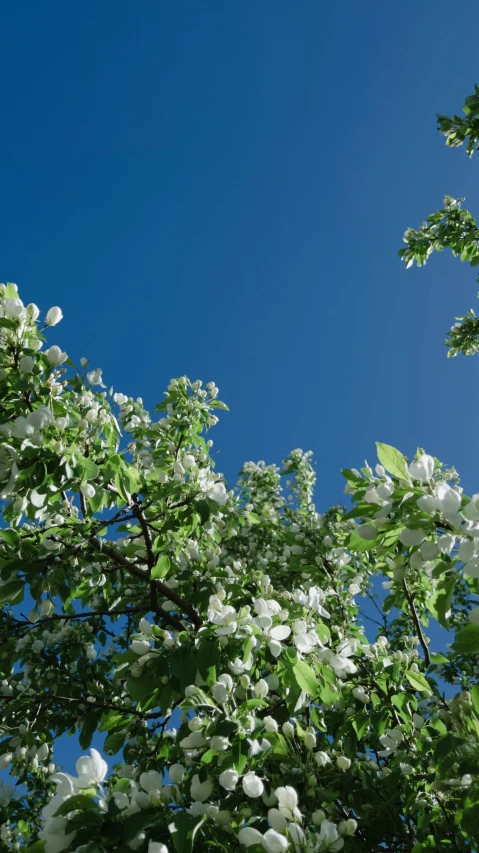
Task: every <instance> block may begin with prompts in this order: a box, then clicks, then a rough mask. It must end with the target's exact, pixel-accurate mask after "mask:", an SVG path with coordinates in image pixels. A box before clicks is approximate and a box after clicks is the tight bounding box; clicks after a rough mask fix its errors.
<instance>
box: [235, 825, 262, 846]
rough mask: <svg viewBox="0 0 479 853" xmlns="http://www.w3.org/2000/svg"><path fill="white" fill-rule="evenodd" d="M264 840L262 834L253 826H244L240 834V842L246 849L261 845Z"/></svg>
mask: <svg viewBox="0 0 479 853" xmlns="http://www.w3.org/2000/svg"><path fill="white" fill-rule="evenodd" d="M262 840H263V836H262V835H261V832H259V830H257V829H254V828H253V827H252V826H244V827H243V829H240V831H239V832H238V841H239V843H240V844H244V846H245V847H251V846H252V845H253V844H261V842H262Z"/></svg>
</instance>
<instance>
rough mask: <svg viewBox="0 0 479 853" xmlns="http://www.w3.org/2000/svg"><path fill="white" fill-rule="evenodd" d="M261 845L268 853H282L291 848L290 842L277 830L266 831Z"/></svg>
mask: <svg viewBox="0 0 479 853" xmlns="http://www.w3.org/2000/svg"><path fill="white" fill-rule="evenodd" d="M261 843H262V845H263V847H264V849H265V850H266V853H282V851H283V850H287V849H288V847H289V841H287V839H286V838H285V837H284V835H280V833H279V832H276V830H275V829H268V830H266V832H265V834H264V835H263V840H262V842H261Z"/></svg>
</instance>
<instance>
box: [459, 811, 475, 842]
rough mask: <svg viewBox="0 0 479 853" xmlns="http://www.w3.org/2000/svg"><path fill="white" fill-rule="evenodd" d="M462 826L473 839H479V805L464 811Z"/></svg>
mask: <svg viewBox="0 0 479 853" xmlns="http://www.w3.org/2000/svg"><path fill="white" fill-rule="evenodd" d="M460 826H461V829H463V830H464V831H465V832H466V833H467V834H468V835H469V836H470V837H471V838H475V839H477V838H478V837H479V803H474V805H472V806H469V807H468V808H465V809H464V811H463V813H462V817H461V822H460Z"/></svg>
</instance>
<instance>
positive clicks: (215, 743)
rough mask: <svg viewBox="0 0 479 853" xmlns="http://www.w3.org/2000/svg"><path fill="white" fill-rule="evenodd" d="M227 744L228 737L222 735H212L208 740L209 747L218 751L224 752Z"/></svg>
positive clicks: (228, 744)
mask: <svg viewBox="0 0 479 853" xmlns="http://www.w3.org/2000/svg"><path fill="white" fill-rule="evenodd" d="M229 746H230V742H229V740H228V738H227V737H223V736H222V735H213V737H212V738H211V740H210V749H216V750H218V752H225V751H226V750H227V749H228V747H229Z"/></svg>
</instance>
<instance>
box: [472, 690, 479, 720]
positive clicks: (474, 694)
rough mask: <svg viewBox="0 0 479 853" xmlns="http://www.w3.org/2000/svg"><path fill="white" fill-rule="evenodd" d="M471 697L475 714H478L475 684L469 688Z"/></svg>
mask: <svg viewBox="0 0 479 853" xmlns="http://www.w3.org/2000/svg"><path fill="white" fill-rule="evenodd" d="M471 699H472V704H473V705H474V710H475V712H476V714H479V687H478V686H477V684H476V686H475V687H473V688H472V690H471Z"/></svg>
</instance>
